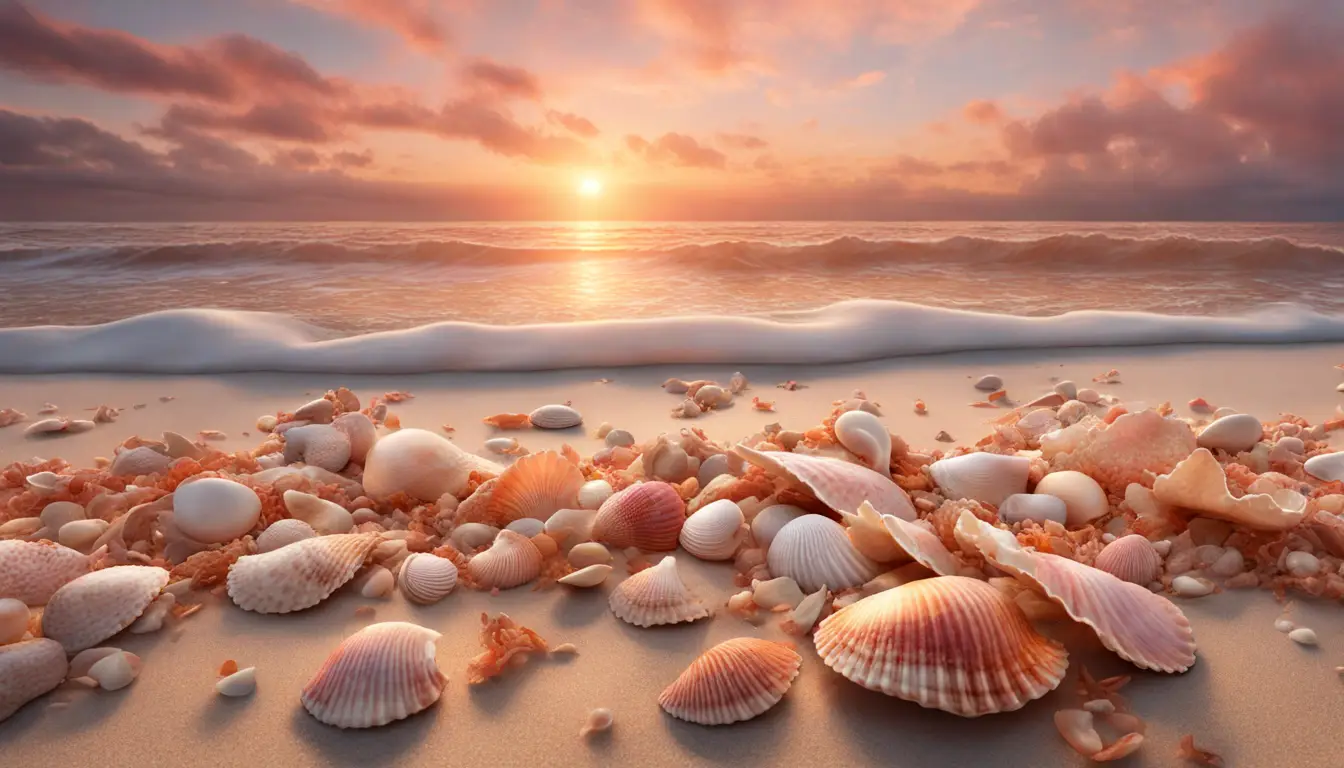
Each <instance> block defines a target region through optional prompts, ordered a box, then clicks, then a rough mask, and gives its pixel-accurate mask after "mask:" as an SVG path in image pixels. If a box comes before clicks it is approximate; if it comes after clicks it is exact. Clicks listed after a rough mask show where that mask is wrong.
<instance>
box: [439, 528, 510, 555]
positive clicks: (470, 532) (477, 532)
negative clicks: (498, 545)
mask: <svg viewBox="0 0 1344 768" xmlns="http://www.w3.org/2000/svg"><path fill="white" fill-rule="evenodd" d="M498 535H499V529H498V528H496V527H494V526H493V525H486V524H485V523H463V524H461V525H459V526H457V527H456V528H454V529H453V535H452V536H451V537H450V538H451V539H452V542H453V546H454V547H457V549H458V551H460V552H466V553H471V552H473V551H475V550H477V549H479V548H481V547H484V546H485V545H486V544H489V543H490V542H492V541H494V540H495V537H496V536H498Z"/></svg>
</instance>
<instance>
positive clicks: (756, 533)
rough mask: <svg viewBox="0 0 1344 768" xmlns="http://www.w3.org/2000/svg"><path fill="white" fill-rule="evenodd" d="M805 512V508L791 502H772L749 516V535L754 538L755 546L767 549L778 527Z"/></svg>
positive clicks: (777, 531)
mask: <svg viewBox="0 0 1344 768" xmlns="http://www.w3.org/2000/svg"><path fill="white" fill-rule="evenodd" d="M806 514H807V510H806V509H803V508H802V507H795V506H793V505H792V504H772V505H771V506H768V507H766V508H765V509H762V510H761V511H760V512H757V513H756V516H755V517H753V518H751V535H752V537H753V538H754V539H756V544H757V546H759V547H761V548H762V549H767V550H768V549H770V542H772V541H774V540H775V536H776V535H777V534H778V533H779V529H781V528H783V527H784V526H785V525H788V523H789V521H791V520H794V519H795V518H799V517H802V516H803V515H806Z"/></svg>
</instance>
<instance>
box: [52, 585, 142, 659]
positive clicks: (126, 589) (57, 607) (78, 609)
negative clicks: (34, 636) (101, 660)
mask: <svg viewBox="0 0 1344 768" xmlns="http://www.w3.org/2000/svg"><path fill="white" fill-rule="evenodd" d="M167 584H168V571H167V570H165V569H163V568H157V567H155V566H152V565H118V566H113V567H111V568H104V569H102V570H100V571H94V572H92V573H86V574H84V575H83V576H80V577H79V578H77V579H75V580H74V581H72V582H70V583H69V584H66V585H65V586H63V587H61V588H60V589H58V590H56V594H54V595H52V596H51V600H50V601H49V602H48V603H47V609H46V610H45V611H43V612H42V635H43V636H44V637H49V638H51V639H52V640H55V641H56V642H58V643H60V644H61V645H62V646H64V648H65V650H66V652H67V653H79V652H80V651H82V650H84V649H85V648H92V647H93V646H95V645H97V644H99V643H101V642H102V641H104V640H106V639H107V638H109V637H112V636H113V635H115V634H117V633H118V632H120V631H121V630H123V629H125V628H127V627H129V626H131V624H134V623H135V620H136V619H138V618H140V614H142V613H144V612H145V609H146V608H148V607H149V604H150V603H152V602H154V599H155V598H156V597H158V596H159V593H160V592H161V591H163V588H164V587H165V586H167Z"/></svg>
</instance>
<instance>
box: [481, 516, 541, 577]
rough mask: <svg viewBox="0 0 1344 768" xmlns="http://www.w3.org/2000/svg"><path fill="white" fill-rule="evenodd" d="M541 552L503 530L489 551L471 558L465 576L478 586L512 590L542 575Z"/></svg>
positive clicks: (517, 535) (528, 541)
mask: <svg viewBox="0 0 1344 768" xmlns="http://www.w3.org/2000/svg"><path fill="white" fill-rule="evenodd" d="M541 561H542V557H541V550H539V549H537V545H536V544H533V543H532V540H531V539H529V538H527V537H526V536H524V535H522V534H521V533H518V532H517V531H509V530H503V531H500V532H499V535H497V536H495V541H494V543H493V544H491V545H490V548H489V549H487V550H485V551H484V552H482V553H480V554H479V555H476V556H475V557H473V558H471V560H470V562H468V563H467V572H468V573H470V574H471V580H472V581H474V582H476V585H477V586H480V587H484V588H485V589H491V588H494V587H498V588H499V589H511V588H513V587H517V586H521V585H523V584H526V583H528V582H529V581H531V580H533V579H535V578H537V576H539V575H540V574H541Z"/></svg>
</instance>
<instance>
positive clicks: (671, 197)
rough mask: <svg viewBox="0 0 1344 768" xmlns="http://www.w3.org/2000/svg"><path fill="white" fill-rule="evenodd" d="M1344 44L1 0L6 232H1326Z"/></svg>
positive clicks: (1095, 24)
mask: <svg viewBox="0 0 1344 768" xmlns="http://www.w3.org/2000/svg"><path fill="white" fill-rule="evenodd" d="M1342 39H1344V2H1338V0H1303V1H1297V0H733V1H732V2H727V1H722V2H721V1H720V0H32V1H30V2H24V3H14V2H10V0H0V218H3V219H11V220H12V219H53V218H54V219H97V220H102V219H132V220H176V219H272V220H279V219H356V220H359V219H406V220H412V219H415V220H419V219H478V220H479V219H524V220H534V219H650V220H665V219H667V220H670V219H739V220H749V219H966V220H969V219H1000V218H1013V219H1114V218H1125V219H1222V218H1239V219H1258V220H1274V219H1306V220H1321V219H1339V218H1344V44H1341V43H1340V40H1342ZM585 183H586V185H587V189H586V191H587V192H588V193H589V194H587V195H582V194H579V188H580V186H581V185H584V184H585ZM599 184H600V186H601V192H600V194H593V193H595V192H597V189H596V187H597V186H598V185H599Z"/></svg>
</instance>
